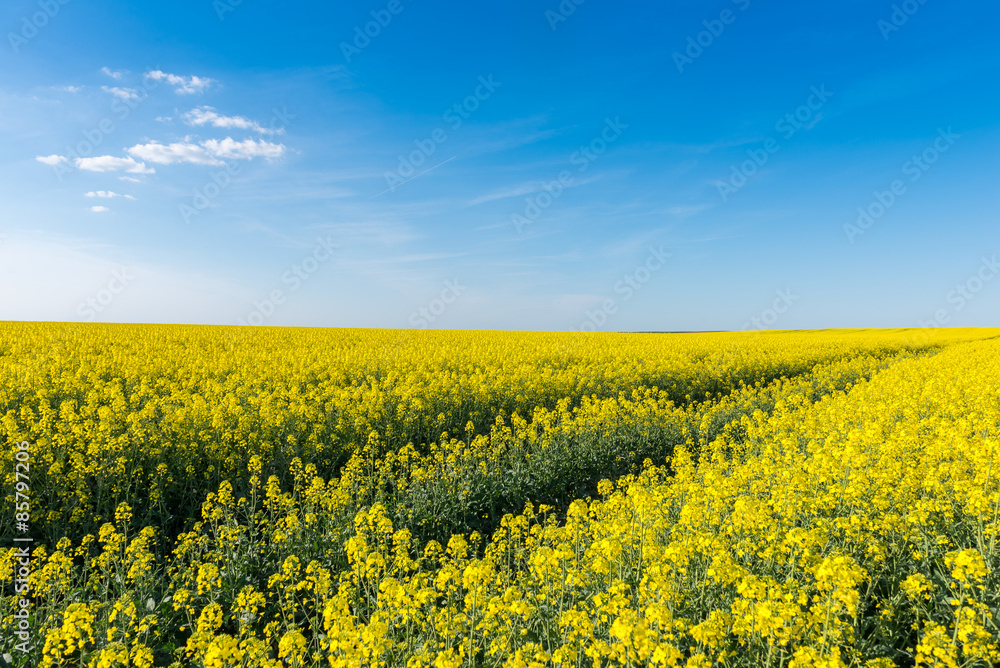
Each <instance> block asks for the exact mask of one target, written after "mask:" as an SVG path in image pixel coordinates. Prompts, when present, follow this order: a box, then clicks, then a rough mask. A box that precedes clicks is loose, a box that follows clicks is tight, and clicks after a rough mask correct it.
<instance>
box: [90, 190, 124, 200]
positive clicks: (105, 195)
mask: <svg viewBox="0 0 1000 668" xmlns="http://www.w3.org/2000/svg"><path fill="white" fill-rule="evenodd" d="M84 197H100V198H101V199H114V198H115V197H124V198H125V199H135V198H134V197H132V196H131V195H122V194H120V193H116V192H113V191H111V190H95V191H93V192H89V193H84Z"/></svg>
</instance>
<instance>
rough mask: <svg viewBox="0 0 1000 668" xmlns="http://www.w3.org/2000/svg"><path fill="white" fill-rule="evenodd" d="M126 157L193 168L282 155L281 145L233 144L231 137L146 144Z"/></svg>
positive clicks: (283, 150)
mask: <svg viewBox="0 0 1000 668" xmlns="http://www.w3.org/2000/svg"><path fill="white" fill-rule="evenodd" d="M127 152H128V154H129V155H131V156H133V157H135V158H138V159H139V160H144V161H148V162H155V163H156V164H159V165H173V164H179V163H190V164H194V165H221V164H223V161H222V158H225V159H229V160H251V159H253V158H258V157H260V158H267V159H268V160H271V159H274V158H280V157H281V156H282V155H284V154H285V145H284V144H273V143H271V142H266V141H262V140H255V139H246V140H244V141H236V140H235V139H233V138H232V137H226V138H225V139H222V140H219V139H209V140H207V141H203V142H201V144H194V143H191V142H175V143H173V144H161V143H159V142H149V143H148V144H136V145H135V146H133V147H131V148H129V149H127Z"/></svg>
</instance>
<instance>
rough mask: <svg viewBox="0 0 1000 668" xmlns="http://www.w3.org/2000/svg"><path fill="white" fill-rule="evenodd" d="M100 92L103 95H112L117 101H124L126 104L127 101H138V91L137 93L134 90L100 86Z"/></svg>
mask: <svg viewBox="0 0 1000 668" xmlns="http://www.w3.org/2000/svg"><path fill="white" fill-rule="evenodd" d="M101 90H103V91H104V92H105V93H111V94H112V95H114V96H115V97H117V98H118V99H120V100H125V101H126V102H128V101H129V100H138V99H139V91H137V90H136V89H134V88H119V87H117V86H113V87H112V86H101Z"/></svg>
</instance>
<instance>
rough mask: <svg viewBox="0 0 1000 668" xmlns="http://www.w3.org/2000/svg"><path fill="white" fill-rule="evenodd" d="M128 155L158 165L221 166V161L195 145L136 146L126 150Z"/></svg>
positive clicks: (152, 144) (153, 144)
mask: <svg viewBox="0 0 1000 668" xmlns="http://www.w3.org/2000/svg"><path fill="white" fill-rule="evenodd" d="M128 153H129V155H133V156H135V157H136V158H139V159H140V160H148V161H149V162H155V163H157V164H160V165H172V164H175V163H179V162H190V163H192V164H195V165H221V164H222V161H221V160H219V159H218V158H216V157H214V156H213V155H212V154H211V153H210V152H209V151H206V150H205V149H204V148H202V147H201V146H198V145H197V144H190V143H185V142H176V143H174V144H160V143H158V142H150V143H148V144H136V145H135V146H133V147H132V148H130V149H128Z"/></svg>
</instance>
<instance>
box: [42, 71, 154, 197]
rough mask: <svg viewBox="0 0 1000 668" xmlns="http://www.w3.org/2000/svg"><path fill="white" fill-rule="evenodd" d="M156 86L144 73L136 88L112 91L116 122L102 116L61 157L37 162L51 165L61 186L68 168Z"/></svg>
mask: <svg viewBox="0 0 1000 668" xmlns="http://www.w3.org/2000/svg"><path fill="white" fill-rule="evenodd" d="M159 85H160V82H159V81H158V80H156V79H154V78H152V77H150V76H149V73H146V74H143V75H142V81H141V82H140V85H139V87H138V88H122V89H114V90H115V91H116V93H115V95H114V100H112V102H111V113H112V114H114V116H115V118H117V122H116V120H115V118H112V117H111V116H105V117H104V118H102V119H101V120H100V121H98V123H97V125H95V126H94V127H92V128H89V129H85V130H81V134H83V141H80V142H77V143H76V145H74V146H67V147H66V150H65V154H64V155H50V156H48V157H47V158H44V159H40V160H39V161H40V162H43V163H44V164H46V165H49V166H51V167H52V170H53V171H54V172H55V175H56V178H57V179H58V180H59V182H60V183H62V180H63V175H65V174H69V173H70V172H72V171H73V170H72V169H71V168H70V167H69V165H71V164H72V165H75V164H77V163H78V162H79V161H80V160H81V159H82V158H88V157H90V156H91V155H93V153H94V152H95V151H96V150H97V148H98V147H100V146H101V145H102V144H103V143H104V141H105V140H106V139H107V138H108V136H109V135H111V134H112V133H113V132H114V131H115V130H117V129H118V127H119V125H118V124H119V123H122V122H124V121H125V120H126V119H127V118H128V117H129V116H131V115H132V112H133V111H135V110H136V109H137V108H138V107H139V105H141V104H142V103H143V102H145V101H146V100H148V99H149V97H150V93H151V92H152V91H153V90H155V89H156V88H157V87H158V86H159Z"/></svg>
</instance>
